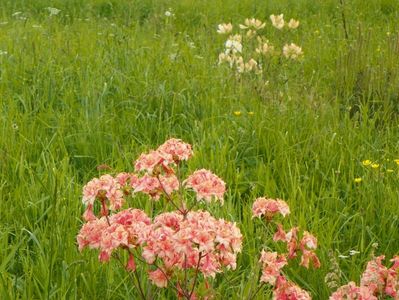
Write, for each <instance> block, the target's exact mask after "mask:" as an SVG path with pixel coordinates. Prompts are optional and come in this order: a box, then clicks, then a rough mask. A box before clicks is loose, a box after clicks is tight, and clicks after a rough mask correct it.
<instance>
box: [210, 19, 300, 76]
mask: <svg viewBox="0 0 399 300" xmlns="http://www.w3.org/2000/svg"><path fill="white" fill-rule="evenodd" d="M270 21H271V25H272V26H273V27H274V28H276V29H278V30H283V29H284V28H287V29H288V30H290V31H291V30H295V29H297V28H298V27H299V21H298V20H295V19H290V20H289V21H288V22H286V21H285V20H284V15H283V14H280V15H271V16H270ZM233 27H234V26H233V24H232V23H222V24H219V25H218V27H217V30H216V31H217V33H218V34H220V35H229V36H228V38H227V40H226V42H225V44H224V51H223V52H221V53H220V54H219V65H221V64H225V63H227V64H228V65H229V66H230V68H232V69H234V70H235V71H236V72H237V73H239V74H242V73H249V72H253V73H255V74H261V73H262V72H263V69H262V65H263V64H264V62H265V61H266V59H268V57H269V58H270V57H272V56H284V57H285V58H286V59H291V60H297V59H299V58H300V57H302V56H303V51H302V48H301V47H299V46H298V45H296V44H294V43H286V44H285V45H284V46H283V47H282V48H280V49H282V51H278V50H276V49H275V47H274V46H273V45H272V43H270V42H269V40H268V39H267V38H266V37H265V32H264V31H265V29H266V22H262V21H261V20H258V19H255V18H250V19H245V21H244V24H239V26H238V27H239V29H240V33H238V34H233Z"/></svg>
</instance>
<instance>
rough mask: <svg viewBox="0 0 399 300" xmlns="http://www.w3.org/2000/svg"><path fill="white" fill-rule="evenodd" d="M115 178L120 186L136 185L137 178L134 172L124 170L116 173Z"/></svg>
mask: <svg viewBox="0 0 399 300" xmlns="http://www.w3.org/2000/svg"><path fill="white" fill-rule="evenodd" d="M115 179H116V181H117V182H118V183H119V185H120V186H122V187H124V186H128V187H133V188H135V187H136V185H137V183H138V180H139V178H138V177H137V175H136V174H133V173H126V172H122V173H119V174H118V175H116V177H115Z"/></svg>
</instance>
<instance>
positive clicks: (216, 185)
mask: <svg viewBox="0 0 399 300" xmlns="http://www.w3.org/2000/svg"><path fill="white" fill-rule="evenodd" d="M184 185H185V187H186V188H191V189H193V190H194V192H195V193H196V194H197V200H202V199H203V200H205V201H206V202H208V203H209V202H211V200H212V198H216V199H218V200H219V201H220V202H221V204H222V205H223V196H224V193H225V192H226V184H225V183H224V181H223V180H222V179H220V178H219V177H218V176H216V175H215V174H213V173H212V172H211V171H209V170H205V169H201V170H197V171H195V172H194V173H193V174H191V175H190V176H189V177H188V178H187V179H186V180H185V181H184Z"/></svg>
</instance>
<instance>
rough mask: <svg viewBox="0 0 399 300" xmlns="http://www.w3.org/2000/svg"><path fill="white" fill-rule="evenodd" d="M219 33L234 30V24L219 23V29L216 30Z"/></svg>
mask: <svg viewBox="0 0 399 300" xmlns="http://www.w3.org/2000/svg"><path fill="white" fill-rule="evenodd" d="M216 31H217V33H219V34H227V33H230V32H232V31H233V25H232V24H231V23H227V24H225V23H223V24H219V25H218V29H217V30H216Z"/></svg>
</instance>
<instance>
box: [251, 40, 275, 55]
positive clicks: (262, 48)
mask: <svg viewBox="0 0 399 300" xmlns="http://www.w3.org/2000/svg"><path fill="white" fill-rule="evenodd" d="M255 51H256V53H259V54H263V55H266V54H270V53H272V52H273V51H274V47H273V46H272V45H270V44H269V41H268V40H266V41H264V42H263V43H260V44H259V46H258V47H257V48H256V49H255Z"/></svg>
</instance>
